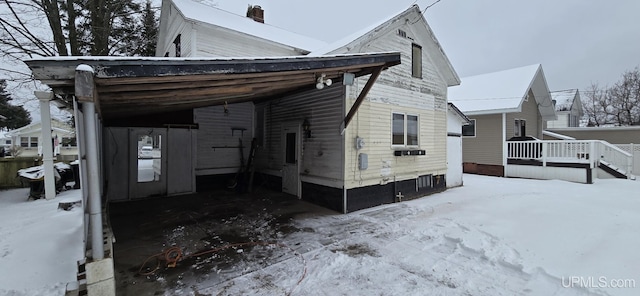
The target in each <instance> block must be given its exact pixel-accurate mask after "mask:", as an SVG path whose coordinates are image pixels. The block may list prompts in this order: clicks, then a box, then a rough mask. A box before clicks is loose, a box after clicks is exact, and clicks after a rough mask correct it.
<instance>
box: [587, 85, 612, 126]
mask: <svg viewBox="0 0 640 296" xmlns="http://www.w3.org/2000/svg"><path fill="white" fill-rule="evenodd" d="M582 106H583V108H584V114H585V116H587V119H588V123H587V125H588V126H603V125H607V124H610V120H609V118H610V116H609V113H608V111H610V108H608V106H609V98H608V94H607V91H606V87H605V88H604V89H603V88H601V87H600V86H599V85H598V84H597V83H591V85H590V86H589V88H588V89H587V90H586V91H585V92H584V93H583V96H582Z"/></svg>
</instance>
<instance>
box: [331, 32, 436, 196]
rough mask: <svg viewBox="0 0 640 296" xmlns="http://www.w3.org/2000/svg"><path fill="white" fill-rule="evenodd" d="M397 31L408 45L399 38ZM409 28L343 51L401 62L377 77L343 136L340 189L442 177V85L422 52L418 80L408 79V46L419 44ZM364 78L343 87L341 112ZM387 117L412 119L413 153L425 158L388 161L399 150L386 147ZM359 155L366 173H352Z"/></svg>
mask: <svg viewBox="0 0 640 296" xmlns="http://www.w3.org/2000/svg"><path fill="white" fill-rule="evenodd" d="M399 28H400V29H402V30H403V31H405V32H407V37H409V38H413V40H412V39H409V38H405V37H402V36H399V35H398V34H397V30H398V29H399ZM412 29H413V27H412V26H410V25H406V24H404V25H398V26H389V27H388V28H386V29H385V30H387V31H386V33H384V32H378V33H379V35H377V36H376V38H375V39H373V40H371V41H369V42H366V43H362V44H359V45H357V46H354V47H353V48H352V50H350V51H345V52H348V53H355V52H385V51H398V52H400V54H401V59H402V63H401V64H400V65H397V66H395V67H392V68H389V69H387V70H385V71H384V72H382V74H381V75H380V77H379V78H378V80H377V81H376V84H375V85H374V86H373V88H372V89H371V91H370V92H369V94H368V96H367V99H366V100H365V102H363V104H362V106H361V107H360V108H359V110H358V112H357V113H356V116H355V117H354V119H353V121H352V122H351V124H350V126H349V128H348V129H347V131H346V133H345V153H346V159H345V161H346V165H345V179H346V180H345V183H346V188H355V187H363V186H369V185H375V184H384V183H386V182H393V181H394V179H395V180H397V181H400V180H408V179H415V178H416V177H418V176H420V175H427V174H434V175H439V174H446V170H447V163H446V142H447V119H446V113H447V99H446V92H447V86H446V84H445V82H444V81H443V79H442V77H441V76H440V73H439V72H438V69H437V68H436V66H435V65H434V63H433V62H432V59H431V57H430V56H429V54H430V53H429V52H428V51H426V50H423V51H422V63H423V67H422V78H415V77H412V49H413V44H417V45H422V44H421V43H422V41H421V40H420V38H419V37H420V36H415V34H414V32H413V30H412ZM341 53H342V52H341ZM368 78H369V77H368V76H367V77H361V78H359V79H357V80H356V84H355V85H354V86H353V87H349V88H348V92H347V104H346V106H345V107H346V109H345V112H348V110H349V109H350V108H351V106H352V104H353V103H354V101H355V99H356V98H357V96H358V95H359V94H360V92H361V91H362V88H363V87H364V85H365V83H366V82H367V80H368ZM393 113H404V114H408V115H417V116H418V128H419V138H418V142H419V147H418V148H417V149H421V150H425V151H426V155H424V156H422V155H421V156H394V150H395V149H399V147H392V145H391V141H392V138H391V125H392V114H393ZM357 136H359V137H361V138H363V139H364V141H365V143H366V144H365V146H364V148H363V149H361V150H356V149H355V140H356V137H357ZM405 149H406V148H405ZM360 153H365V154H367V156H368V168H367V169H366V170H360V169H359V168H358V155H359V154H360Z"/></svg>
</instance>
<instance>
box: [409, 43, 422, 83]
mask: <svg viewBox="0 0 640 296" xmlns="http://www.w3.org/2000/svg"><path fill="white" fill-rule="evenodd" d="M412 47H413V50H412V51H411V65H412V67H411V75H412V76H413V77H416V78H422V47H421V46H420V45H417V44H413V45H412Z"/></svg>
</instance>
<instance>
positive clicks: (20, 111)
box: [0, 80, 31, 130]
mask: <svg viewBox="0 0 640 296" xmlns="http://www.w3.org/2000/svg"><path fill="white" fill-rule="evenodd" d="M6 87H7V82H6V81H5V80H0V115H3V116H4V117H6V118H7V119H3V120H0V129H4V128H6V129H10V130H12V129H17V128H20V127H23V126H25V125H27V124H29V123H31V116H30V115H29V112H27V110H25V109H24V108H23V107H22V106H14V105H11V103H10V102H11V100H12V99H11V95H9V93H7V91H6Z"/></svg>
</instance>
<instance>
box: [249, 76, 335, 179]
mask: <svg viewBox="0 0 640 296" xmlns="http://www.w3.org/2000/svg"><path fill="white" fill-rule="evenodd" d="M343 100H344V86H341V85H339V84H334V85H333V86H332V87H329V88H325V89H323V90H317V89H312V90H309V91H305V92H302V93H299V94H295V95H292V96H288V97H284V98H282V99H276V100H272V101H268V102H264V103H260V104H258V105H257V106H256V110H264V112H265V113H264V118H265V127H264V131H265V143H264V145H263V147H261V148H260V149H258V150H257V153H256V167H257V169H258V170H261V171H263V172H266V173H271V174H277V172H279V171H280V170H281V169H282V165H283V163H284V160H283V158H284V150H283V149H284V148H283V147H282V125H283V124H289V123H297V124H302V122H303V121H304V120H305V119H307V120H308V121H309V123H310V125H311V128H310V130H311V138H304V133H303V135H302V136H303V147H302V148H303V150H302V163H301V168H300V171H301V175H302V177H303V179H304V180H305V182H311V183H321V184H322V185H326V186H333V187H342V167H343V159H342V136H341V135H340V133H339V127H340V123H341V121H342V120H343V118H344V113H343V111H342V110H343Z"/></svg>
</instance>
